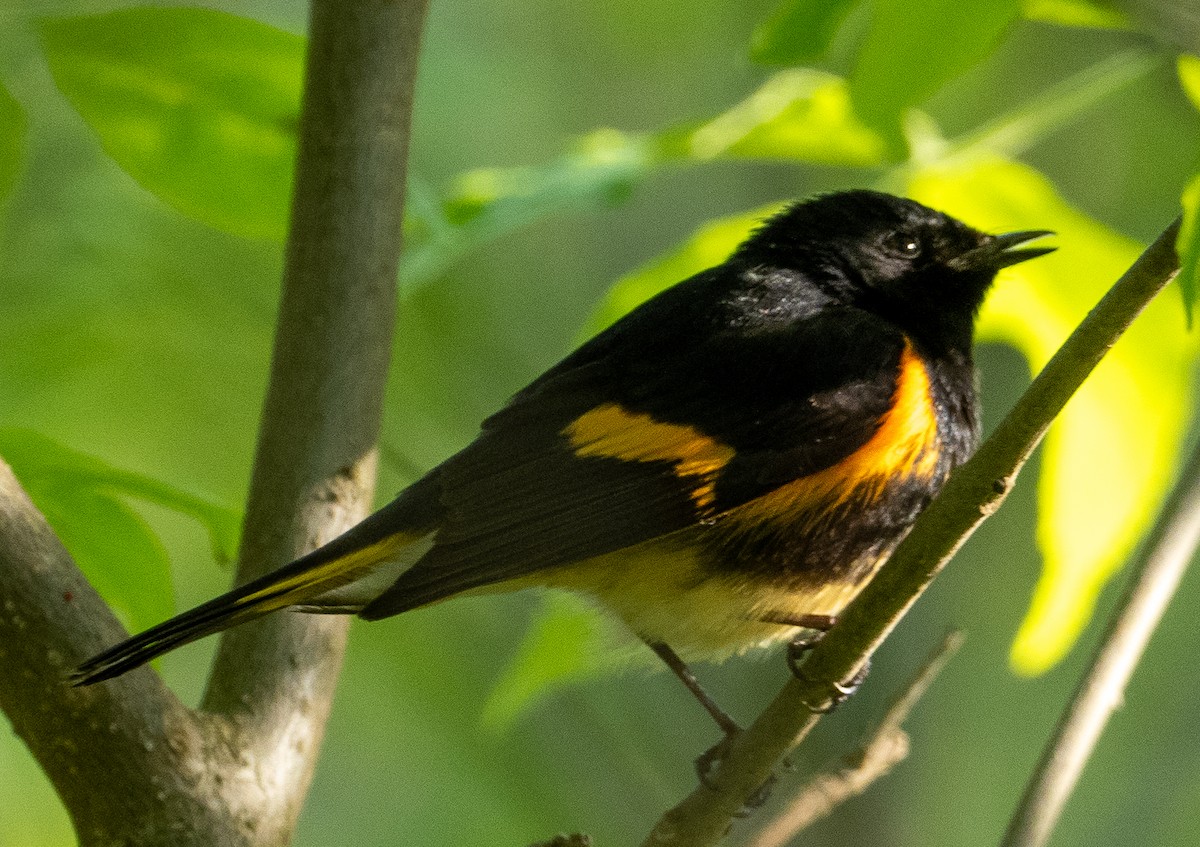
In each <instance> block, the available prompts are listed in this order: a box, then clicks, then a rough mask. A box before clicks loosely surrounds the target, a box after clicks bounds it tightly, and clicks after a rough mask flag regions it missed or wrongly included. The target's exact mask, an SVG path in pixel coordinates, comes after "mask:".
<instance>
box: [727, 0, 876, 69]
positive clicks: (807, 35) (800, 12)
mask: <svg viewBox="0 0 1200 847" xmlns="http://www.w3.org/2000/svg"><path fill="white" fill-rule="evenodd" d="M856 5H857V0H783V2H781V3H780V4H779V6H777V7H776V9H775V11H774V12H772V13H771V16H770V17H769V18H767V19H766V20H765V21H763V22H762V24H760V25H759V27H758V29H756V30H755V31H754V36H753V38H752V39H751V42H750V58H752V59H753V60H754V61H756V62H759V63H761V64H764V65H801V64H805V63H807V62H813V61H815V60H817V59H820V58H821V57H822V56H824V55H825V54H826V52H828V50H829V45H830V43H831V42H832V41H833V38H834V36H835V35H837V32H838V29H840V28H841V26H842V24H843V23H844V22H845V20H846V17H847V16H848V15H849V14H850V10H851V9H853V8H854V7H855V6H856Z"/></svg>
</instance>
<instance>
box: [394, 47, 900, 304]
mask: <svg viewBox="0 0 1200 847" xmlns="http://www.w3.org/2000/svg"><path fill="white" fill-rule="evenodd" d="M884 155H885V144H884V141H883V139H882V138H881V137H880V135H879V134H878V133H877V132H875V131H874V130H872V129H870V128H869V127H867V126H866V125H865V124H864V123H863V122H862V121H860V120H859V119H858V118H857V117H856V116H855V114H854V111H853V109H852V107H851V103H850V98H849V92H848V89H847V85H846V81H845V80H843V79H842V78H840V77H837V76H834V75H832V74H827V73H823V72H820V71H813V70H807V69H798V70H789V71H781V72H780V73H777V74H774V75H773V76H772V77H771V78H770V79H768V80H767V81H766V82H765V83H764V84H763V85H762V86H761V87H760V88H759V89H758V90H757V91H755V92H754V93H753V94H751V95H750V96H749V97H747V98H746V99H745V100H743V101H741V102H740V103H738V104H736V105H734V106H733V107H732V108H731V109H729V110H728V111H725V112H723V113H721V114H720V115H717V116H716V117H714V118H712V119H711V120H708V121H704V122H701V123H698V124H688V125H686V126H681V127H675V128H673V129H669V130H665V131H663V132H661V133H657V134H652V135H639V134H633V133H624V132H619V131H617V130H613V129H605V130H598V131H596V132H594V133H591V134H589V135H587V136H584V137H583V138H582V139H580V140H579V141H578V142H577V143H576V144H575V145H574V146H573V147H572V149H571V150H569V151H568V152H567V153H566V154H565V155H563V156H561V157H560V158H558V159H557V160H555V161H553V162H550V163H549V164H546V165H540V166H530V167H520V168H481V169H478V170H474V171H469V172H467V173H466V174H463V175H462V176H460V177H459V178H458V179H457V180H456V181H455V183H454V185H453V186H452V187H451V189H450V191H449V192H448V196H447V197H446V199H444V200H442V201H438V200H437V198H436V197H434V196H432V192H431V191H429V190H428V189H427V188H426V187H425V186H424V185H422V184H421V183H420V182H419V181H417V182H416V183H415V184H414V186H413V188H412V190H411V191H410V207H411V214H410V217H409V220H408V221H406V235H407V237H408V240H407V243H406V245H405V253H404V256H403V257H402V259H401V267H400V277H401V280H402V281H403V283H404V285H405V287H406V288H410V289H411V288H414V287H418V286H420V285H422V284H424V283H426V282H428V281H430V280H432V279H435V278H437V277H438V276H439V275H440V274H442V273H444V272H445V270H446V269H447V268H448V267H449V266H451V265H452V264H453V263H454V262H456V261H458V260H460V259H461V258H462V257H463V256H465V255H466V254H467V253H469V252H470V251H471V250H473V249H477V248H478V247H479V246H481V245H482V244H485V243H487V242H489V241H492V240H495V239H497V238H499V237H501V236H503V235H506V234H508V233H510V232H513V231H514V230H517V229H519V228H521V227H523V226H528V225H529V224H531V223H533V222H535V221H538V220H541V219H543V218H545V217H547V216H549V215H551V214H555V213H558V212H561V211H563V210H564V209H568V208H578V207H584V206H589V205H597V204H601V203H617V202H620V201H622V200H624V199H625V198H627V197H628V196H629V195H630V193H631V192H632V191H633V190H634V188H636V187H637V185H638V184H639V183H640V182H641V181H642V180H644V179H646V178H648V177H649V176H651V175H652V174H654V173H655V172H656V171H657V170H659V169H660V168H662V167H667V166H673V167H689V166H694V165H696V164H700V163H705V162H710V161H716V160H721V159H772V160H778V161H794V162H810V163H814V164H828V165H850V166H858V167H875V166H878V165H879V164H881V163H882V162H883V161H884Z"/></svg>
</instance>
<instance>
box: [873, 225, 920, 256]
mask: <svg viewBox="0 0 1200 847" xmlns="http://www.w3.org/2000/svg"><path fill="white" fill-rule="evenodd" d="M883 246H884V247H885V248H887V250H888V252H889V253H892V254H893V255H896V256H899V257H900V258H902V259H915V258H917V257H918V256H920V255H921V249H922V245H921V239H919V238H917V237H916V236H915V235H913V234H912V233H910V232H892V233H889V234H888V235H887V237H885V238H884V240H883Z"/></svg>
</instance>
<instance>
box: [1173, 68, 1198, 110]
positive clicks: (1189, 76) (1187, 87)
mask: <svg viewBox="0 0 1200 847" xmlns="http://www.w3.org/2000/svg"><path fill="white" fill-rule="evenodd" d="M1177 67H1178V69H1179V82H1180V84H1181V85H1182V86H1183V90H1184V91H1185V92H1186V93H1187V96H1188V97H1189V98H1190V99H1191V101H1192V103H1193V105H1195V107H1196V108H1197V109H1200V57H1196V56H1188V55H1183V56H1180V57H1179V62H1178V65H1177Z"/></svg>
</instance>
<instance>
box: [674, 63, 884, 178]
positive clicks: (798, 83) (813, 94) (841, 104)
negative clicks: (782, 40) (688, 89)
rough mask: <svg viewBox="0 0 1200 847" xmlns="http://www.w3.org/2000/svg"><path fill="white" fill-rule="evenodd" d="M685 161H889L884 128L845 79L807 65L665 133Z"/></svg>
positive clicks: (855, 163)
mask: <svg viewBox="0 0 1200 847" xmlns="http://www.w3.org/2000/svg"><path fill="white" fill-rule="evenodd" d="M663 143H664V145H665V147H666V148H667V150H668V151H670V152H673V153H675V155H676V156H677V157H678V158H682V159H685V160H696V161H707V160H711V159H716V158H721V157H729V158H746V159H777V160H782V161H793V162H812V163H816V164H826V165H852V166H857V167H874V166H877V165H879V164H881V163H882V162H883V160H884V155H885V152H886V145H885V143H884V140H883V138H882V137H881V136H880V135H879V133H877V132H875V131H874V130H873V129H871V128H869V127H868V126H867V125H866V124H864V123H863V122H862V121H861V120H859V118H858V117H857V116H856V115H855V113H854V108H853V105H852V104H851V102H850V92H849V88H848V86H847V84H846V81H845V80H844V79H842V78H841V77H837V76H834V75H832V74H827V73H823V72H821V71H814V70H809V69H805V68H801V69H796V70H790V71H781V72H779V73H777V74H775V75H774V76H772V77H771V78H770V79H768V80H767V81H766V82H765V83H764V84H763V85H762V86H761V87H760V88H759V89H758V90H757V91H755V92H754V93H753V94H751V95H750V96H749V97H747V98H746V99H745V100H743V101H742V102H741V103H738V104H737V105H736V106H734V107H733V108H731V109H729V110H728V111H726V112H723V113H722V114H720V115H718V116H717V117H715V118H713V119H712V120H710V121H706V122H705V123H703V124H701V125H699V126H697V127H693V128H689V129H687V130H686V131H678V130H677V131H675V132H674V133H670V134H667V135H665V136H664V142H663Z"/></svg>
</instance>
